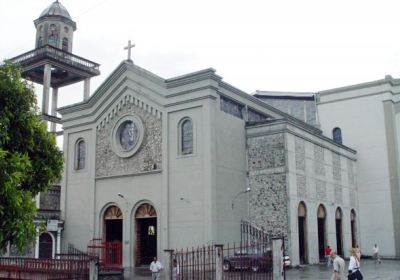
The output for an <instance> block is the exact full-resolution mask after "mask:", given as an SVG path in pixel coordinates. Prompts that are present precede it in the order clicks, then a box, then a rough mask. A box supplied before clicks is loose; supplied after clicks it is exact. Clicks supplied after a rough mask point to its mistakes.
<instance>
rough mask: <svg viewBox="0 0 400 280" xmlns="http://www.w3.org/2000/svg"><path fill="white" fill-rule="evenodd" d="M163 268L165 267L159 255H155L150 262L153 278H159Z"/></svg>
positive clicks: (155, 279)
mask: <svg viewBox="0 0 400 280" xmlns="http://www.w3.org/2000/svg"><path fill="white" fill-rule="evenodd" d="M162 269H163V267H162V265H161V263H160V262H159V261H158V260H157V257H154V259H153V261H152V262H151V264H150V271H151V279H152V280H159V279H160V272H161V270H162Z"/></svg>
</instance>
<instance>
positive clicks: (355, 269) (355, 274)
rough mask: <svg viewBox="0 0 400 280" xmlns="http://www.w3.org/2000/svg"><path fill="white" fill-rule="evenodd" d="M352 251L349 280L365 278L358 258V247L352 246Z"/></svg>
mask: <svg viewBox="0 0 400 280" xmlns="http://www.w3.org/2000/svg"><path fill="white" fill-rule="evenodd" d="M349 252H350V262H349V275H348V279H349V280H363V278H364V277H363V275H362V274H361V271H360V261H359V260H358V259H357V254H356V249H355V248H351V249H350V250H349Z"/></svg>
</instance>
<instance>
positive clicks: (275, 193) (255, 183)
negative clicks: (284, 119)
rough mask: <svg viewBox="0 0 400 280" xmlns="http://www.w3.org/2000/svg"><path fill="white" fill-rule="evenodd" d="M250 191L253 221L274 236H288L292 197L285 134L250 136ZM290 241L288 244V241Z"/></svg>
mask: <svg viewBox="0 0 400 280" xmlns="http://www.w3.org/2000/svg"><path fill="white" fill-rule="evenodd" d="M247 145H248V166H249V170H248V171H249V186H250V188H251V190H252V191H251V193H250V205H251V207H250V210H249V217H250V221H251V222H253V223H255V224H256V225H257V226H260V227H264V228H265V229H266V230H267V231H268V232H269V233H270V234H271V235H280V234H281V233H282V232H283V234H284V235H285V236H286V237H287V233H288V216H287V215H288V197H287V189H286V170H285V166H286V160H285V143H284V135H283V134H274V135H267V136H259V137H252V138H248V139H247ZM286 244H288V243H287V242H286Z"/></svg>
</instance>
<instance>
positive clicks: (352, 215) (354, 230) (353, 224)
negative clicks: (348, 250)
mask: <svg viewBox="0 0 400 280" xmlns="http://www.w3.org/2000/svg"><path fill="white" fill-rule="evenodd" d="M350 229H351V246H352V247H353V248H356V247H358V244H357V223H356V211H354V209H351V211H350Z"/></svg>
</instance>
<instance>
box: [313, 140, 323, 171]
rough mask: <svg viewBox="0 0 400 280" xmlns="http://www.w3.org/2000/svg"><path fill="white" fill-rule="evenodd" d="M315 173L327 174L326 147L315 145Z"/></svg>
mask: <svg viewBox="0 0 400 280" xmlns="http://www.w3.org/2000/svg"><path fill="white" fill-rule="evenodd" d="M314 160H315V165H314V167H315V174H316V175H319V176H325V164H324V161H325V152H324V148H322V147H321V146H318V145H314Z"/></svg>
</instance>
